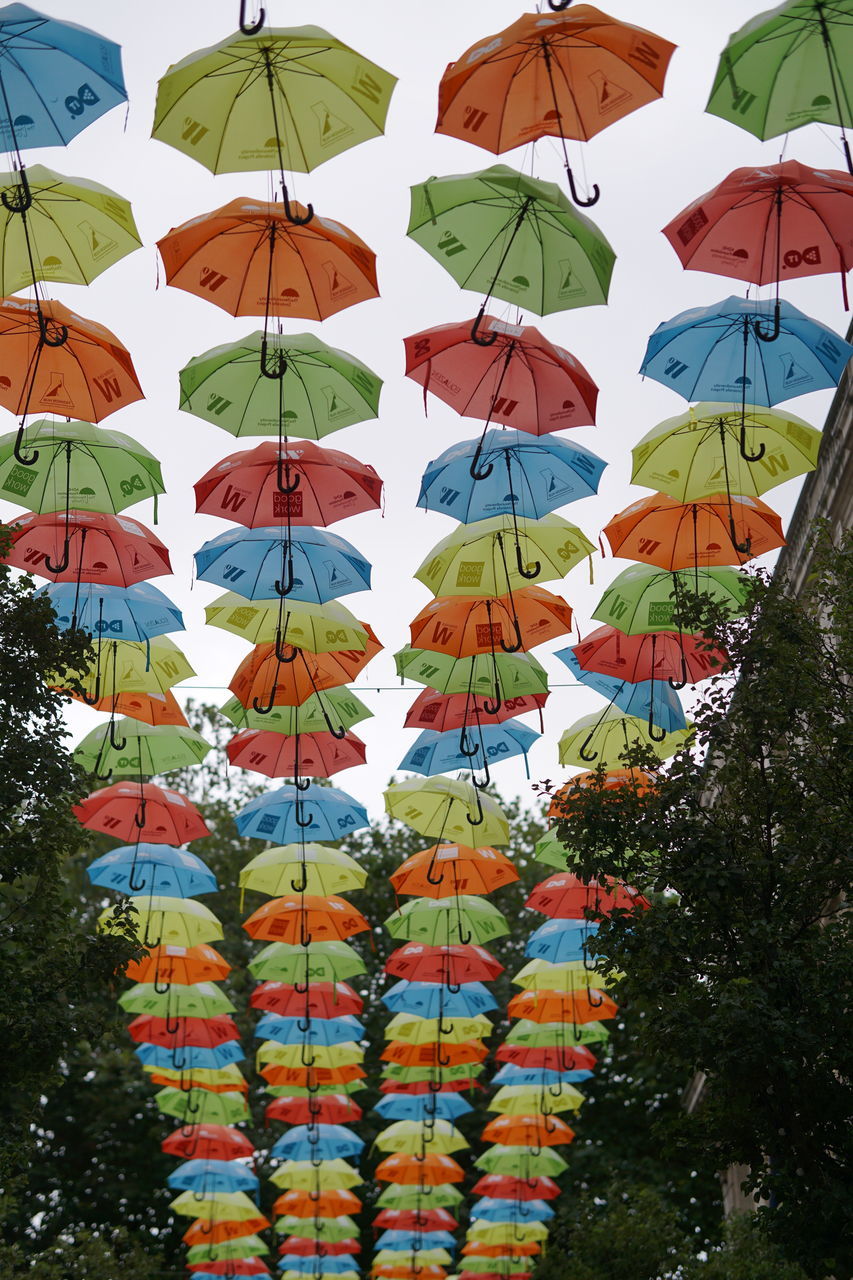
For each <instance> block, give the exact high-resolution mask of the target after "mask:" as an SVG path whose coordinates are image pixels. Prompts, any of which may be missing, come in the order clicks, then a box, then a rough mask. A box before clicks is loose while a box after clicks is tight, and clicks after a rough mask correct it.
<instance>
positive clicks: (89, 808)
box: [73, 782, 210, 844]
mask: <svg viewBox="0 0 853 1280" xmlns="http://www.w3.org/2000/svg"><path fill="white" fill-rule="evenodd" d="M73 812H74V816H75V817H76V818H77V820H78V821H79V822H80V823H82V825H83V826H84V827H85V828H86V829H87V831H102V832H104V833H105V834H106V835H109V836H115V838H116V839H117V840H123V841H125V842H126V843H131V842H135V841H136V840H143V841H146V842H147V843H149V844H186V843H187V842H188V841H190V840H200V839H201V838H202V837H203V836H209V835H210V830H209V829H208V827H207V824H206V823H205V822H204V819H203V818H202V816H201V814H200V813H199V811H198V809H197V808H196V806H195V805H194V804H193V803H192V801H191V800H190V799H189V798H188V797H187V796H185V795H183V794H182V793H181V792H180V791H173V790H172V789H171V787H162V786H158V785H157V784H156V783H154V782H143V783H142V784H141V785H140V784H139V783H138V782H115V783H113V785H112V786H111V787H101V788H100V789H99V790H98V791H93V792H91V793H90V794H89V795H88V796H86V798H85V800H81V802H80V803H79V804H77V805H74V809H73Z"/></svg>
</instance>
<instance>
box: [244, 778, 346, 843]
mask: <svg viewBox="0 0 853 1280" xmlns="http://www.w3.org/2000/svg"><path fill="white" fill-rule="evenodd" d="M235 822H236V824H237V830H238V831H239V833H240V835H241V836H243V837H244V838H246V837H249V836H255V837H258V838H260V839H261V840H277V841H278V842H279V843H282V842H283V843H285V844H286V843H288V842H289V841H298V840H330V841H334V840H341V839H342V838H343V836H344V835H347V834H348V833H349V832H351V831H359V830H361V828H363V827H366V826H368V825H369V823H368V818H367V810H366V809H365V808H364V806H363V805H361V804H359V803H358V802H357V801H356V800H354V799H353V798H352V796H349V795H347V793H346V792H345V791H340V790H338V789H337V788H336V787H320V786H317V785H315V784H313V783H311V784H310V785H309V786H307V787H305V788H304V789H303V788H301V787H295V786H284V787H279V788H278V790H276V791H269V792H266V793H265V794H264V795H261V796H256V797H255V799H254V800H250V801H249V803H248V804H246V805H244V806H243V808H242V809H240V810H239V811H238V812H237V814H236V816H235Z"/></svg>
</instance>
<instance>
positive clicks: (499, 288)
mask: <svg viewBox="0 0 853 1280" xmlns="http://www.w3.org/2000/svg"><path fill="white" fill-rule="evenodd" d="M408 234H409V235H410V236H411V237H412V239H413V240H416V241H417V243H418V244H419V245H421V246H422V248H424V249H426V251H427V253H429V254H431V255H432V257H433V258H435V259H437V261H438V262H440V263H441V264H442V266H444V267H445V269H446V270H447V271H449V272H450V274H451V275H452V276H453V279H454V280H455V281H456V283H457V284H458V285H459V286H460V287H461V288H463V289H471V290H473V291H474V292H475V293H483V294H485V295H486V299H485V301H484V303H483V307H481V309H480V314H481V315H482V314H483V313H484V309H485V306H486V303H487V302H488V299H489V297H491V296H492V295H494V297H496V298H503V299H504V301H505V302H511V303H514V304H515V305H516V306H518V307H521V308H523V309H524V310H527V311H535V312H536V314H537V315H539V316H544V315H548V314H549V313H550V312H552V311H567V310H569V309H570V308H573V307H589V306H596V305H598V304H600V303H604V302H606V301H607V292H608V289H609V287H610V276H611V273H612V271H613V263H614V262H615V260H616V255H615V254H614V252H613V250H612V248H611V247H610V245H609V243H608V242H607V240H606V239H605V237H604V235H603V234H602V232H601V231H600V230H599V228H598V227H597V226H596V225H595V223H594V222H593V221H592V220H591V219H589V218H586V217H584V216H583V214H580V213H578V211H577V209H575V208H574V206H573V205H572V203H571V202H570V200H569V198H568V196H566V195H565V194H564V193H563V191H561V190H560V188H559V187H558V186H557V185H556V183H553V182H541V181H540V180H539V179H537V178H530V177H527V176H525V175H524V174H521V173H518V172H517V171H516V170H515V169H510V168H509V167H508V166H507V165H504V164H496V165H492V166H491V168H489V169H483V170H482V171H481V172H479V173H464V174H453V175H449V176H447V177H443V178H430V179H428V181H427V182H424V183H422V184H421V185H419V186H415V187H412V208H411V216H410V219H409V227H408Z"/></svg>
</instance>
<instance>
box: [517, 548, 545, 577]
mask: <svg viewBox="0 0 853 1280" xmlns="http://www.w3.org/2000/svg"><path fill="white" fill-rule="evenodd" d="M515 564H516V568H517V569H518V572H519V573H520V575H521V577H522V578H526V579H527V581H528V582H532V581H533V579H534V578H538V577H539V574H540V573H541V572H542V565H541V564H540V562H539V561H538V560H534V561H533V568H532V569H530V570H528V569H527V568H526V567H525V564H524V561H523V560H522V558H521V544H520V542H519V541H518V539H517V538H516V540H515Z"/></svg>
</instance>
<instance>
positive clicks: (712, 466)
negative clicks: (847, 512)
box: [631, 402, 821, 502]
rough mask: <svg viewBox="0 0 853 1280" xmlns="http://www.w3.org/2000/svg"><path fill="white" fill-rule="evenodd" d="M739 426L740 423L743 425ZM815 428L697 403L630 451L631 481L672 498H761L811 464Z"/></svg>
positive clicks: (752, 409)
mask: <svg viewBox="0 0 853 1280" xmlns="http://www.w3.org/2000/svg"><path fill="white" fill-rule="evenodd" d="M742 424H743V425H742ZM820 439H821V436H820V432H819V431H817V430H816V429H815V428H814V427H811V426H809V424H808V423H807V422H804V421H803V419H802V418H796V417H794V415H793V414H792V413H784V414H782V413H773V412H772V411H771V410H770V409H763V408H761V407H756V406H754V405H747V406H746V410H745V417H743V418H742V417H741V411H740V409H738V410H733V409H732V406H731V405H726V404H713V403H706V402H703V403H701V404H694V405H692V406H691V408H690V409H688V410H687V412H686V413H679V414H677V415H676V416H675V417H673V418H666V419H665V420H664V421H663V422H659V423H658V425H657V426H656V427H653V428H652V430H651V431H649V432H648V433H647V434H646V435H644V436H643V438H642V440H640V442H639V444H636V445H635V446H634V448H633V449H632V450H631V456H632V458H633V461H634V465H633V471H632V472H631V480H632V481H633V483H634V484H645V485H648V486H649V488H650V489H657V490H659V491H660V492H661V493H666V494H668V495H669V496H670V497H671V498H675V499H676V501H678V502H699V501H700V500H701V499H702V498H707V497H710V496H711V495H712V494H715V493H724V492H726V483H727V481H728V492H730V493H733V494H738V495H747V496H749V497H752V498H756V497H760V496H761V494H762V493H766V492H767V490H768V489H772V488H773V487H774V486H775V485H777V484H784V482H785V481H786V480H793V479H794V477H795V476H800V475H803V474H804V473H805V472H806V471H814V469H815V467H816V466H817V455H818V449H819V448H820Z"/></svg>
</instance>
